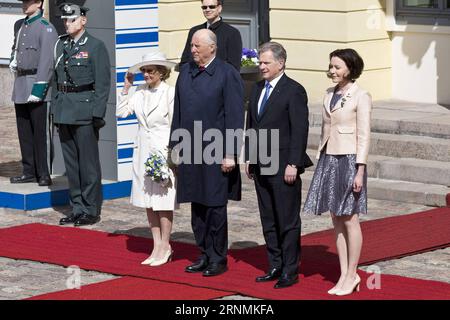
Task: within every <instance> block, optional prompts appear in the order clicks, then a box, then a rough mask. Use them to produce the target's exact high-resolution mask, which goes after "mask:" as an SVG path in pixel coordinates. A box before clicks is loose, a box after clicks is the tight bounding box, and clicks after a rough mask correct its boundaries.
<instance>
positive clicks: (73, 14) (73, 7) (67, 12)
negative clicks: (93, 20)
mask: <svg viewBox="0 0 450 320" xmlns="http://www.w3.org/2000/svg"><path fill="white" fill-rule="evenodd" d="M59 10H60V11H61V19H76V18H78V17H81V16H86V12H88V11H89V8H86V7H82V6H79V5H77V4H73V3H69V2H64V3H61V4H60V5H59Z"/></svg>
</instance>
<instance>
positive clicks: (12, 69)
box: [9, 59, 17, 73]
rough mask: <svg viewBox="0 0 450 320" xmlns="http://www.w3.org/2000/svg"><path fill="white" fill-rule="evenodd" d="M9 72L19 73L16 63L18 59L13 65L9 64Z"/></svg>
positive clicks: (12, 62)
mask: <svg viewBox="0 0 450 320" xmlns="http://www.w3.org/2000/svg"><path fill="white" fill-rule="evenodd" d="M9 70H11V72H12V73H16V72H17V61H16V59H14V60H13V61H11V63H10V64H9Z"/></svg>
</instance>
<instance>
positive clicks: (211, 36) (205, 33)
mask: <svg viewBox="0 0 450 320" xmlns="http://www.w3.org/2000/svg"><path fill="white" fill-rule="evenodd" d="M196 33H199V34H202V40H204V41H205V42H206V43H207V44H213V45H215V46H217V36H216V34H215V33H214V32H212V31H211V30H209V29H200V30H198V31H196V32H195V33H194V35H195V34H196ZM194 35H193V36H192V37H194Z"/></svg>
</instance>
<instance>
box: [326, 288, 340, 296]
mask: <svg viewBox="0 0 450 320" xmlns="http://www.w3.org/2000/svg"><path fill="white" fill-rule="evenodd" d="M338 291H339V289H338V288H335V287H333V288H331V289H330V290H328V291H327V293H328V294H333V295H334V294H336V292H338Z"/></svg>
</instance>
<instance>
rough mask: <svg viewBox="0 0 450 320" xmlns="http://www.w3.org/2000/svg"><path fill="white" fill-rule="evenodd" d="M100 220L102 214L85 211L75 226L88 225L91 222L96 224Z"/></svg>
mask: <svg viewBox="0 0 450 320" xmlns="http://www.w3.org/2000/svg"><path fill="white" fill-rule="evenodd" d="M99 221H100V216H91V215H90V214H86V213H83V214H82V215H81V216H79V217H78V219H77V220H76V221H75V223H74V226H75V227H80V226H87V225H90V224H94V223H97V222H99Z"/></svg>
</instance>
